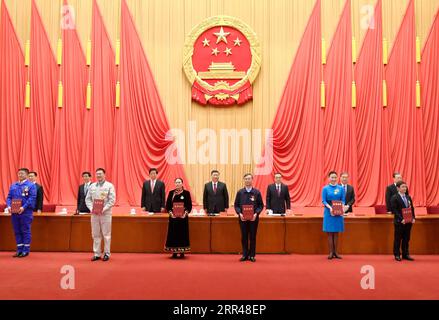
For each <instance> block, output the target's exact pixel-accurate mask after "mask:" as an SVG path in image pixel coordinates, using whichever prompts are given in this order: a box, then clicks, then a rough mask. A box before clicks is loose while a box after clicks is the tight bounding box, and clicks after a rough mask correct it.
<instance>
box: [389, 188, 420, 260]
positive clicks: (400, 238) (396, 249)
mask: <svg viewBox="0 0 439 320" xmlns="http://www.w3.org/2000/svg"><path fill="white" fill-rule="evenodd" d="M396 188H397V190H398V193H397V194H395V195H393V196H392V199H391V200H390V203H391V209H392V213H393V214H394V220H393V223H394V226H395V239H394V243H393V254H394V255H395V260H396V261H401V251H400V248H401V249H402V258H403V259H404V260H409V261H413V260H414V259H413V258H412V257H410V254H409V241H410V233H411V230H412V225H413V223H415V208H414V206H413V201H412V198H411V197H410V196H409V195H408V194H407V184H406V183H405V182H404V181H398V182H397V183H396ZM403 208H411V211H412V216H413V221H412V222H408V221H405V220H404V216H403V214H402V209H403Z"/></svg>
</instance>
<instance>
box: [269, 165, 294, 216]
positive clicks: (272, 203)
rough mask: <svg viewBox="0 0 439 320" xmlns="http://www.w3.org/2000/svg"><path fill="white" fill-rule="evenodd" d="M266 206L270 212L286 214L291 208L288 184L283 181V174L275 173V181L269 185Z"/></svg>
mask: <svg viewBox="0 0 439 320" xmlns="http://www.w3.org/2000/svg"><path fill="white" fill-rule="evenodd" d="M266 200H267V203H266V208H267V212H268V213H269V214H285V213H287V212H289V211H290V209H291V198H290V191H289V190H288V186H287V185H286V184H283V183H282V174H280V173H276V174H275V175H274V183H273V184H270V185H269V186H268V187H267V196H266Z"/></svg>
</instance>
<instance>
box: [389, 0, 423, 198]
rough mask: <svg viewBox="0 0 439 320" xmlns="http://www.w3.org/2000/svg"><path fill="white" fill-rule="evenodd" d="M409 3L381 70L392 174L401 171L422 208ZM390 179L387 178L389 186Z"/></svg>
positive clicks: (420, 127) (411, 5) (412, 18)
mask: <svg viewBox="0 0 439 320" xmlns="http://www.w3.org/2000/svg"><path fill="white" fill-rule="evenodd" d="M414 10H415V8H414V1H413V0H410V2H409V5H408V8H407V12H406V13H405V16H404V19H403V21H402V25H401V28H400V30H399V32H398V35H397V37H396V39H395V43H394V47H393V49H392V52H391V55H390V58H389V64H388V65H387V67H386V68H385V72H386V80H387V85H388V112H389V123H388V130H389V135H390V152H391V160H392V169H393V171H398V172H401V173H402V175H403V178H404V180H405V181H406V182H407V183H408V186H409V190H410V194H411V195H412V196H413V202H414V204H415V205H416V206H425V204H426V188H425V160H424V159H425V157H424V150H425V149H424V131H423V119H422V112H423V111H422V108H416V80H417V64H416V45H415V43H416V34H415V11H414ZM390 181H391V177H389V183H390Z"/></svg>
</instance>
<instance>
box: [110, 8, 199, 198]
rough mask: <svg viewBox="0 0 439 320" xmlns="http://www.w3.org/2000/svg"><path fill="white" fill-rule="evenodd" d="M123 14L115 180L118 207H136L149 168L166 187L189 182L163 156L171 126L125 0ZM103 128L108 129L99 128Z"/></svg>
mask: <svg viewBox="0 0 439 320" xmlns="http://www.w3.org/2000/svg"><path fill="white" fill-rule="evenodd" d="M121 15H122V21H121V62H120V63H121V66H120V73H121V79H120V80H121V92H122V98H121V106H120V108H119V109H118V110H117V111H116V119H115V134H116V136H115V149H114V166H113V175H114V176H113V180H114V182H115V185H116V190H117V199H118V203H119V204H120V205H127V204H129V205H139V204H140V196H141V191H142V188H141V187H142V183H143V181H144V179H145V178H146V177H147V176H148V169H149V168H150V167H155V168H158V170H159V177H160V178H161V179H162V180H163V181H164V182H165V184H166V186H167V188H168V189H169V188H172V187H173V185H174V179H175V178H177V177H181V178H183V180H184V182H185V186H186V188H187V186H188V181H187V179H186V178H185V174H184V171H183V166H182V165H180V164H175V165H171V164H170V163H168V161H167V159H166V156H165V151H166V150H167V149H168V148H170V147H171V145H172V141H167V140H166V139H165V137H166V135H167V133H168V131H169V130H170V129H171V127H170V125H169V123H168V120H167V118H166V114H165V111H164V109H163V106H162V102H161V101H160V96H159V93H158V91H157V87H156V84H155V81H154V77H153V75H152V72H151V69H150V67H149V64H148V61H147V59H146V56H145V51H144V50H143V48H142V45H141V43H140V39H139V36H138V34H137V31H136V29H135V26H134V22H133V20H132V17H131V15H130V12H129V10H128V7H127V4H126V2H125V1H122V13H121ZM102 132H104V133H106V132H107V130H106V129H105V128H102ZM109 133H110V132H109ZM192 196H193V195H192ZM193 200H195V199H194V196H193Z"/></svg>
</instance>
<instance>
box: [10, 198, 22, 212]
mask: <svg viewBox="0 0 439 320" xmlns="http://www.w3.org/2000/svg"><path fill="white" fill-rule="evenodd" d="M21 204H22V202H21V200H20V199H12V201H11V213H12V214H18V213H19V212H20V208H21Z"/></svg>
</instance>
